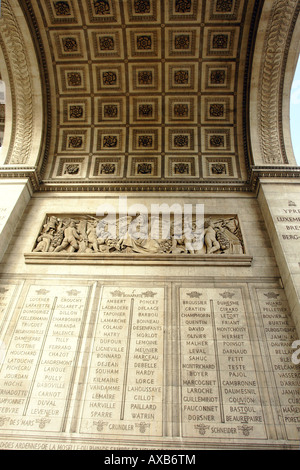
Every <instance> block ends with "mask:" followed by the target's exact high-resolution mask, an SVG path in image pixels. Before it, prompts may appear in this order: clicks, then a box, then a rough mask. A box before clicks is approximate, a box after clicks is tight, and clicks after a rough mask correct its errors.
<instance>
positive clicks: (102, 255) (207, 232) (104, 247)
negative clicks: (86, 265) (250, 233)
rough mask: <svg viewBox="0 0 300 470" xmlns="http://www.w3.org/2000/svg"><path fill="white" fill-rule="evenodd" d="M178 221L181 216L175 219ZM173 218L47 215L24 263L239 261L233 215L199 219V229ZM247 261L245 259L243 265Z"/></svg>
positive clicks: (236, 223) (242, 251)
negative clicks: (236, 259)
mask: <svg viewBox="0 0 300 470" xmlns="http://www.w3.org/2000/svg"><path fill="white" fill-rule="evenodd" d="M180 217H181V216H180ZM182 221H183V218H180V219H178V218H176V216H174V215H173V214H171V215H168V216H167V217H166V218H164V215H162V214H160V215H158V216H152V215H151V216H148V215H147V216H146V215H143V214H137V215H136V216H133V217H132V216H127V215H126V216H118V215H117V217H116V218H114V219H110V218H109V217H107V216H104V217H95V216H94V215H47V216H46V218H45V220H44V223H43V226H42V228H41V230H40V233H39V235H38V237H37V239H36V242H35V244H34V246H33V249H32V252H31V253H30V254H26V255H25V258H26V261H27V262H34V260H38V259H42V258H41V257H44V259H48V260H53V261H54V262H55V261H57V260H58V259H61V258H63V259H65V258H67V259H73V260H76V259H80V257H81V259H87V260H88V259H89V260H91V259H106V260H107V261H109V260H111V259H114V260H116V259H118V258H122V259H128V258H130V259H133V258H134V259H139V258H140V257H141V256H142V255H144V257H142V258H143V259H145V257H146V258H151V259H152V260H155V259H158V260H161V259H162V257H163V258H164V259H171V260H172V259H173V258H176V260H180V259H181V258H183V259H187V258H193V259H202V258H210V259H219V260H220V259H221V257H222V259H223V258H224V261H225V259H226V260H227V261H228V259H229V258H230V257H231V258H233V259H234V258H235V257H237V258H239V259H244V261H245V257H247V255H246V252H245V245H244V241H243V237H242V233H241V229H240V224H239V220H238V217H237V216H236V215H228V216H217V215H209V216H205V217H204V219H203V223H202V225H199V224H198V222H197V221H196V219H195V217H194V216H191V219H190V221H189V223H188V224H183V223H182ZM249 260H250V257H249V256H248V257H247V263H248V262H249Z"/></svg>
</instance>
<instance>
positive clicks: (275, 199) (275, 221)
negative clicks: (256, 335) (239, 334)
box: [253, 179, 300, 337]
mask: <svg viewBox="0 0 300 470" xmlns="http://www.w3.org/2000/svg"><path fill="white" fill-rule="evenodd" d="M258 201H259V203H260V207H261V211H262V214H263V216H264V219H265V223H266V227H267V230H268V233H269V237H270V240H271V244H272V248H273V250H274V254H275V257H276V260H277V264H278V268H279V271H280V274H281V278H282V282H283V285H284V288H285V291H286V296H287V299H288V302H289V307H290V309H291V313H292V317H293V320H294V322H295V325H296V328H297V332H298V335H299V337H300V184H299V183H295V182H292V181H291V180H288V181H287V182H286V184H283V182H282V179H281V180H280V181H279V180H278V182H277V181H276V180H270V182H269V181H268V182H266V181H264V182H263V181H261V184H260V189H259V194H258ZM253 236H255V234H253Z"/></svg>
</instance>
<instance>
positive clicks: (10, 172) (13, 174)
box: [0, 166, 41, 191]
mask: <svg viewBox="0 0 300 470" xmlns="http://www.w3.org/2000/svg"><path fill="white" fill-rule="evenodd" d="M23 178H25V179H28V180H29V182H30V185H31V189H32V191H39V189H40V184H41V177H40V175H39V172H38V170H37V168H36V167H26V166H25V167H24V166H22V167H21V166H2V167H0V180H1V179H23Z"/></svg>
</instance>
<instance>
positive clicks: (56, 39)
mask: <svg viewBox="0 0 300 470" xmlns="http://www.w3.org/2000/svg"><path fill="white" fill-rule="evenodd" d="M258 4H259V2H257V1H255V0H248V1H245V0H164V1H162V0H59V1H58V0H35V1H29V0H26V1H24V2H20V5H21V7H22V9H23V12H24V13H25V16H27V19H28V24H29V26H30V29H31V33H32V36H33V37H34V38H35V42H36V45H37V48H38V51H39V52H38V54H39V55H40V57H41V59H40V61H41V74H42V75H44V77H43V78H44V85H45V87H44V90H45V91H44V94H45V102H47V107H48V108H47V109H48V116H49V118H48V122H47V128H46V131H45V132H46V134H47V136H48V144H47V148H46V149H45V164H44V168H43V180H44V181H45V182H48V183H49V182H56V183H57V184H64V183H65V184H66V185H68V184H76V182H81V183H82V182H86V183H87V184H92V183H94V184H96V185H97V184H98V185H99V184H104V185H110V186H111V187H128V185H131V186H141V185H145V186H147V185H150V186H151V185H156V184H157V183H159V184H160V185H165V187H166V188H173V187H179V186H180V185H184V187H187V186H189V185H190V186H191V187H192V186H193V185H195V184H198V183H199V182H208V183H212V184H213V183H220V182H221V183H222V184H226V182H228V183H230V184H231V185H232V184H240V183H241V182H243V181H245V180H247V177H248V176H247V175H248V168H249V164H250V163H249V154H248V147H247V126H246V121H245V107H246V102H247V86H248V82H249V69H248V66H249V57H250V53H251V34H252V33H253V28H254V23H255V21H256V19H255V18H256V15H257V11H258Z"/></svg>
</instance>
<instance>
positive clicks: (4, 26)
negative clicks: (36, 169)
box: [0, 0, 33, 164]
mask: <svg viewBox="0 0 300 470" xmlns="http://www.w3.org/2000/svg"><path fill="white" fill-rule="evenodd" d="M0 46H1V47H2V49H3V54H4V57H5V61H6V64H7V69H8V73H9V78H10V86H11V95H12V130H11V140H10V146H9V149H8V152H7V157H6V162H5V163H8V164H24V163H26V162H27V161H28V159H29V155H30V151H31V146H32V139H33V103H32V95H33V90H32V83H31V78H30V73H29V60H28V57H27V52H26V41H25V39H24V37H23V34H22V31H21V29H20V27H19V25H18V22H17V19H16V17H15V15H14V12H13V10H12V7H11V5H10V4H9V2H8V1H7V0H3V1H2V3H1V19H0Z"/></svg>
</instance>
